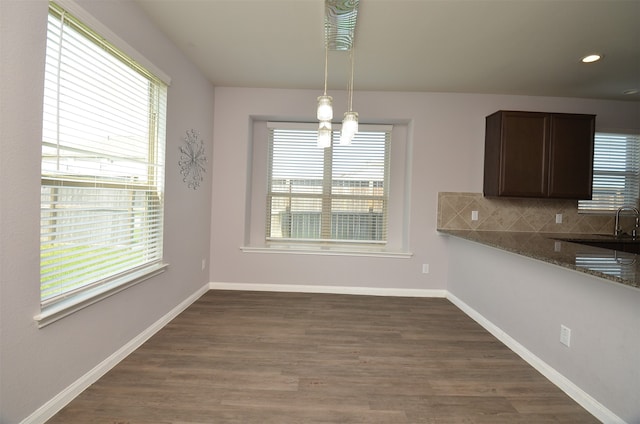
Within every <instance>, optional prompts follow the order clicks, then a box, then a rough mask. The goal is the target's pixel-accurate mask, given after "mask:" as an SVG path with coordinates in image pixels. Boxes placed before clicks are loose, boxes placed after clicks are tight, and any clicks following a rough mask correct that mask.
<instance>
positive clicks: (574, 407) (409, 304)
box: [49, 291, 599, 424]
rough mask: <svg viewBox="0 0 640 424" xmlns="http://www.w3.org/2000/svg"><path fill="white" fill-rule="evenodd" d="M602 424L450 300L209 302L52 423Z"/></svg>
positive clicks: (233, 295) (262, 298)
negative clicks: (598, 423)
mask: <svg viewBox="0 0 640 424" xmlns="http://www.w3.org/2000/svg"><path fill="white" fill-rule="evenodd" d="M597 422H599V421H598V420H596V419H595V418H594V417H593V416H591V415H590V414H589V413H587V412H586V411H585V410H584V409H583V408H582V407H580V406H579V405H578V404H576V403H575V402H574V401H573V400H572V399H570V398H569V397H568V396H567V395H566V394H564V393H563V392H562V391H560V390H559V389H558V388H557V387H556V386H554V385H553V384H552V383H550V382H549V381H548V380H546V379H545V378H544V377H543V376H542V375H541V374H539V373H538V372H537V371H536V370H534V369H533V368H532V367H530V366H529V365H528V364H527V363H525V362H524V361H523V360H522V359H521V358H520V357H518V356H517V355H516V354H515V353H513V352H512V351H511V350H509V349H508V348H507V347H505V346H504V345H503V344H502V343H500V342H499V341H498V340H497V339H495V338H494V337H493V336H492V335H490V334H489V333H488V332H487V331H485V330H484V329H483V328H482V327H480V326H479V325H478V324H477V323H475V322H474V321H473V320H471V319H470V318H469V317H467V316H466V315H465V314H464V313H463V312H461V311H460V310H459V309H457V308H456V307H455V306H454V305H453V304H451V303H450V302H449V301H447V300H445V299H430V298H428V299H425V298H402V297H375V296H349V295H328V294H303V293H268V292H234V291H210V292H207V293H206V294H205V295H204V296H202V298H200V299H199V300H198V301H196V302H195V303H194V304H193V305H191V306H190V307H189V308H188V309H187V310H186V311H184V312H183V313H182V314H181V315H180V316H178V317H177V318H176V319H174V320H173V321H172V322H171V323H169V324H168V325H167V326H166V327H165V328H163V329H162V330H161V331H159V332H158V333H157V334H156V335H154V336H153V337H152V338H151V339H150V340H148V341H147V342H146V343H145V344H144V345H143V346H141V347H140V348H139V349H138V350H136V351H135V352H134V353H133V354H131V355H130V356H129V357H127V358H126V359H125V360H123V361H122V362H121V363H120V364H118V365H117V366H116V367H114V368H113V369H112V370H111V371H109V372H108V373H107V374H106V375H105V376H104V377H103V378H101V379H100V380H99V381H98V382H96V383H95V384H93V385H92V386H91V387H89V388H88V389H87V390H85V391H84V392H83V393H82V394H81V395H80V396H78V397H77V398H76V399H75V400H73V401H72V402H71V403H70V404H69V405H67V406H66V407H65V408H64V409H63V410H62V411H60V412H59V413H58V414H57V415H56V416H54V417H53V418H52V419H51V420H50V421H49V423H50V424H53V423H65V424H74V423H78V424H80V423H82V424H90V423H117V424H134V423H136V424H138V423H145V424H146V423H154V424H164V423H176V424H177V423H181V424H187V423H188V424H194V423H198V424H201V423H242V424H252V423H260V424H267V423H278V424H289V423H332V424H333V423H385V424H389V423H390V424H400V423H413V424H418V423H430V424H436V423H437V424H458V423H465V424H470V423H482V424H503V423H504V424H507V423H508V424H516V423H527V424H546V423H564V424H568V423H576V424H578V423H579V424H587V423H597Z"/></svg>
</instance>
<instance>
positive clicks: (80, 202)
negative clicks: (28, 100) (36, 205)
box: [36, 3, 166, 320]
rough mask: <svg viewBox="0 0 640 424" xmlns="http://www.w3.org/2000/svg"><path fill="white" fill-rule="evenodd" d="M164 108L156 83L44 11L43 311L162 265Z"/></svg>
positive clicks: (56, 12) (59, 13)
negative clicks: (47, 15) (46, 17)
mask: <svg viewBox="0 0 640 424" xmlns="http://www.w3.org/2000/svg"><path fill="white" fill-rule="evenodd" d="M165 110H166V85H165V84H164V83H163V82H162V81H160V80H159V79H158V78H156V77H155V76H154V75H153V74H151V73H150V72H149V71H147V70H146V69H144V68H143V67H142V66H140V65H139V64H138V63H136V62H134V61H133V60H132V59H130V58H129V57H128V56H127V55H126V54H124V53H123V52H122V51H120V50H118V49H117V48H115V47H114V46H113V45H111V44H110V43H108V42H107V41H105V40H104V39H103V38H102V37H101V36H100V35H98V34H96V33H94V32H93V31H92V30H90V29H88V28H87V27H86V26H85V25H84V24H83V23H81V22H79V21H78V20H77V19H76V18H75V17H73V16H71V15H70V14H69V13H68V12H66V11H65V10H63V9H62V8H61V7H59V6H58V5H56V4H53V3H51V5H50V8H49V21H48V30H47V49H46V65H45V89H44V111H43V138H42V177H41V178H42V179H41V262H40V268H41V273H40V288H41V292H40V293H41V306H42V310H43V312H44V311H46V310H47V309H49V310H51V309H59V308H60V307H61V305H63V306H64V305H68V304H78V303H80V302H87V299H89V298H95V297H96V296H101V295H104V294H105V293H108V292H109V291H111V292H113V291H116V290H120V289H122V288H123V286H126V285H127V284H132V283H133V282H136V281H140V280H141V279H142V278H145V277H148V276H149V275H150V274H152V273H153V272H160V271H161V270H162V268H163V267H164V265H163V264H162V235H163V209H164V207H163V189H164V156H165V152H164V139H165ZM41 315H42V314H41ZM40 318H42V317H40ZM40 318H38V317H36V319H39V320H40Z"/></svg>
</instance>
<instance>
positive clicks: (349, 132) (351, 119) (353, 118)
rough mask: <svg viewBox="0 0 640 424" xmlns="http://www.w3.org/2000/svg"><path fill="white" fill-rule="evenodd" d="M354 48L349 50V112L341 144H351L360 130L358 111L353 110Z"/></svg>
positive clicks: (344, 124)
mask: <svg viewBox="0 0 640 424" xmlns="http://www.w3.org/2000/svg"><path fill="white" fill-rule="evenodd" d="M353 49H354V46H353V45H352V46H351V49H350V50H349V59H350V62H351V75H350V77H349V84H348V85H347V99H348V100H347V102H348V103H347V112H345V113H344V118H343V119H342V132H341V134H340V144H342V145H349V144H351V141H352V140H353V137H355V135H356V133H357V132H358V112H354V111H353V67H354V65H353V62H354V60H353Z"/></svg>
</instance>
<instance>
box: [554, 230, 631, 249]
mask: <svg viewBox="0 0 640 424" xmlns="http://www.w3.org/2000/svg"><path fill="white" fill-rule="evenodd" d="M556 240H562V241H568V242H570V243H578V244H584V245H587V246H593V247H600V248H603V249H611V250H618V251H622V252H628V253H635V254H639V253H640V238H634V237H631V236H619V237H616V236H613V235H604V234H593V235H589V234H585V235H582V234H581V235H576V236H575V237H563V238H556Z"/></svg>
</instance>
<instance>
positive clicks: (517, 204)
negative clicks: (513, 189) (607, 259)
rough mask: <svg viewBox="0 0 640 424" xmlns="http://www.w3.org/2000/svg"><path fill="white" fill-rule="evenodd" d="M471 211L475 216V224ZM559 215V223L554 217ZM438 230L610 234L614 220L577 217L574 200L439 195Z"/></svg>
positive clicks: (598, 216) (448, 193)
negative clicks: (475, 212)
mask: <svg viewBox="0 0 640 424" xmlns="http://www.w3.org/2000/svg"><path fill="white" fill-rule="evenodd" d="M472 211H477V212H478V219H477V220H476V221H474V220H472V219H471V217H472V216H471V215H472ZM557 214H562V223H560V224H558V223H556V215H557ZM437 225H438V229H442V230H477V231H514V232H542V233H577V234H611V233H613V226H614V217H612V216H600V215H591V214H578V202H577V201H576V200H556V199H507V198H486V197H484V196H483V195H482V193H451V192H442V193H438V224H437Z"/></svg>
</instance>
